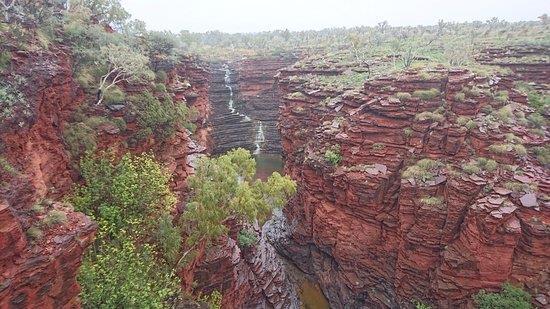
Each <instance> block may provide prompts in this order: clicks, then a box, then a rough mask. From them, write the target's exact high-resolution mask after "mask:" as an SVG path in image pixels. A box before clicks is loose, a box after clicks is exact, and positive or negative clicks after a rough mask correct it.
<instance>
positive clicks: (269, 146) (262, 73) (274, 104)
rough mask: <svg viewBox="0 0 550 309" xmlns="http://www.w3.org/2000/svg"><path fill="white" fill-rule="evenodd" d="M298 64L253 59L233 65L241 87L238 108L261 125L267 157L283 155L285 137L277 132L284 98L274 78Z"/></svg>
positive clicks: (277, 59) (290, 58) (282, 59)
mask: <svg viewBox="0 0 550 309" xmlns="http://www.w3.org/2000/svg"><path fill="white" fill-rule="evenodd" d="M294 62H296V58H295V57H294V56H286V57H270V58H251V59H245V60H241V61H237V62H235V63H233V64H232V69H233V71H234V72H235V81H236V84H237V89H236V90H237V91H236V102H238V105H237V108H238V109H239V111H242V113H243V114H245V115H247V116H249V117H250V118H251V119H252V120H253V121H254V122H255V123H256V126H258V125H259V123H260V122H261V124H262V127H263V132H264V136H265V141H263V143H262V145H261V151H262V152H263V153H271V154H280V153H281V137H280V135H279V130H278V129H277V121H278V115H279V105H280V104H281V103H280V97H281V96H280V95H279V93H278V88H277V87H276V83H275V79H274V77H275V75H276V74H277V73H278V71H279V70H280V69H282V68H284V67H287V66H289V65H291V64H293V63H294Z"/></svg>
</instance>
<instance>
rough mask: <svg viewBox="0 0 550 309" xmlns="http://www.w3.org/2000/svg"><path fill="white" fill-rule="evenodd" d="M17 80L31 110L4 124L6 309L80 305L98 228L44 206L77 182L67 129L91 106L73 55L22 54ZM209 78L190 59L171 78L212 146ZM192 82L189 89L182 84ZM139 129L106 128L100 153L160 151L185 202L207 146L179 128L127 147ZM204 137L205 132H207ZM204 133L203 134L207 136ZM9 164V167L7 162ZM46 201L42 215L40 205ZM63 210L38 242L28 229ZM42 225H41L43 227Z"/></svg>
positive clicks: (1, 299)
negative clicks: (84, 267) (80, 280)
mask: <svg viewBox="0 0 550 309" xmlns="http://www.w3.org/2000/svg"><path fill="white" fill-rule="evenodd" d="M11 67H12V70H13V73H14V74H15V75H19V76H23V77H25V78H26V79H27V83H28V85H32V87H26V88H25V94H26V97H27V101H28V102H29V110H30V111H32V112H31V113H30V115H27V117H26V118H23V117H19V115H21V114H23V113H19V111H15V112H14V117H12V118H10V119H7V120H6V121H5V122H3V123H2V124H1V126H0V137H1V140H2V143H1V146H2V147H1V148H0V150H1V155H2V160H5V164H6V165H8V168H6V167H5V166H4V165H2V166H1V167H0V176H1V181H0V186H1V187H0V252H1V254H0V308H35V307H41V308H62V307H79V302H78V294H79V291H80V289H79V287H78V284H77V282H76V274H77V271H78V267H79V265H80V263H81V259H82V255H83V253H84V251H85V249H86V248H87V247H88V245H89V244H90V243H91V242H92V241H93V237H94V232H95V224H94V223H93V222H91V221H90V220H89V219H88V218H87V217H86V216H84V215H83V214H81V213H77V212H74V211H73V210H72V208H71V207H70V205H63V204H59V203H53V204H52V203H51V202H45V201H49V200H56V199H59V198H60V197H62V196H63V195H65V194H67V193H68V192H69V190H70V188H71V187H72V186H73V185H74V183H75V182H76V181H78V175H77V174H76V173H75V172H74V170H73V166H74V165H73V164H75V163H76V162H74V160H73V162H72V161H71V157H70V155H69V153H68V151H67V149H66V147H65V144H64V143H63V139H62V136H63V133H62V132H63V130H64V128H65V127H66V126H67V125H68V123H69V122H70V121H71V115H72V114H73V112H74V111H75V110H76V109H77V108H78V106H80V105H81V104H83V103H84V100H85V95H84V93H83V91H82V90H80V89H79V87H78V86H77V84H76V82H75V81H74V78H73V76H72V60H71V57H70V55H69V53H68V51H66V50H64V49H62V48H58V47H54V49H53V50H51V52H44V53H38V54H33V53H19V54H17V55H16V56H15V57H14V60H13V62H12V64H11ZM207 78H208V72H207V71H206V70H204V69H202V68H200V67H199V66H197V65H195V62H194V60H192V59H183V60H182V62H181V64H180V66H179V67H177V68H176V70H175V71H174V72H172V73H171V79H170V80H169V83H170V84H169V89H170V91H171V93H172V94H173V95H174V97H175V98H176V99H179V100H180V102H185V101H188V102H189V104H190V105H193V106H195V107H196V108H197V110H198V111H199V113H200V115H199V117H198V118H197V119H196V121H197V122H198V130H199V131H198V132H199V133H198V134H197V135H199V134H200V135H199V136H202V137H203V138H202V139H201V140H200V142H203V141H204V142H206V138H205V136H207V133H205V132H207V131H206V130H207V126H206V125H205V123H204V121H202V122H201V121H200V119H201V118H200V117H203V118H204V117H206V115H207V112H208V106H207V102H208V99H207V89H208V84H207V83H208V79H207ZM182 79H183V80H185V79H187V80H188V82H187V83H188V84H189V85H186V86H185V87H184V88H183V89H182V88H178V82H179V81H180V80H182ZM127 87H128V91H130V92H132V91H134V92H139V91H142V90H143V87H142V86H139V85H138V86H135V85H134V86H131V85H127ZM91 112H92V113H93V115H87V116H114V117H123V116H124V111H123V110H122V111H121V110H119V111H110V110H108V109H103V108H96V109H92V110H91ZM136 130H137V127H136V124H135V123H134V122H132V121H129V122H128V127H127V129H126V130H125V131H124V132H121V130H120V129H118V128H117V127H116V126H112V125H102V126H100V127H99V128H98V130H97V144H98V148H99V149H107V148H109V149H113V150H114V151H116V152H118V153H119V154H123V153H126V152H128V151H130V152H133V153H140V152H143V151H153V152H154V153H155V154H156V156H157V158H158V159H159V160H160V161H161V162H163V163H164V164H165V165H166V166H167V168H168V170H169V171H170V172H171V173H172V174H173V175H174V176H173V178H172V181H173V183H172V187H173V188H174V189H175V190H177V192H178V193H179V194H180V196H183V195H184V193H185V191H184V190H185V188H186V179H187V177H188V176H189V174H191V173H192V172H193V169H194V164H195V160H196V159H197V158H198V157H199V156H201V155H202V153H203V152H204V151H205V147H204V146H202V145H201V144H200V143H197V142H195V141H194V140H193V139H192V137H191V133H190V132H189V131H188V130H186V129H183V128H182V129H179V130H178V131H177V132H176V134H175V135H174V136H173V137H172V138H171V139H169V140H168V141H165V142H162V143H160V142H157V141H154V140H152V139H149V140H148V141H146V142H144V143H142V144H139V145H133V147H130V146H128V143H127V141H128V138H129V137H130V136H131V135H132V133H135V131H136ZM202 131H204V132H202ZM200 132H202V133H200ZM3 164H4V162H3ZM43 203H46V204H48V205H46V207H45V209H43V210H40V212H37V211H36V210H33V209H34V205H37V204H43ZM53 210H55V211H59V212H62V213H63V214H65V216H66V217H67V218H66V220H64V222H62V223H61V224H59V225H56V226H55V227H51V228H44V227H41V233H42V235H41V237H37V239H35V240H33V239H32V237H31V235H30V234H31V233H30V232H29V229H30V228H31V227H32V226H34V225H39V222H41V221H42V220H43V219H44V218H45V216H47V213H49V212H50V211H53ZM39 226H41V225H39Z"/></svg>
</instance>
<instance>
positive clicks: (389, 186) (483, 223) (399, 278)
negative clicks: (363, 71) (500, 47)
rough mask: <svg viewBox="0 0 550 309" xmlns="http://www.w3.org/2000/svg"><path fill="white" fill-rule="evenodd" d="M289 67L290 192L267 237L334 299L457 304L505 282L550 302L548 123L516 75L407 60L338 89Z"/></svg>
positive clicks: (283, 81) (286, 135)
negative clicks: (280, 224)
mask: <svg viewBox="0 0 550 309" xmlns="http://www.w3.org/2000/svg"><path fill="white" fill-rule="evenodd" d="M309 73H311V72H309V71H308V70H307V69H305V71H304V74H309ZM295 75H300V70H299V69H296V68H293V69H291V70H289V71H283V72H282V73H281V77H280V81H279V86H280V88H281V91H282V92H283V93H284V94H285V97H284V100H283V103H284V104H283V107H282V110H281V115H280V118H279V119H280V123H279V127H280V130H281V136H282V146H283V154H284V157H285V162H286V163H285V171H286V172H287V173H288V174H290V175H291V176H292V177H293V178H294V179H295V180H296V181H297V183H298V184H299V193H298V196H297V197H296V198H295V199H294V200H293V201H292V202H291V203H290V204H289V205H288V206H287V208H286V209H285V214H286V216H287V219H288V221H289V222H294V224H290V227H289V229H291V230H290V231H288V233H289V234H290V236H288V237H286V238H283V239H280V240H278V241H276V242H275V245H276V246H277V249H278V250H279V251H280V252H281V253H282V254H284V255H286V256H287V257H288V258H289V259H291V260H292V261H293V262H295V263H296V265H297V266H298V267H299V268H300V269H302V270H303V271H304V272H306V273H308V274H311V275H313V276H315V277H316V278H317V280H318V282H319V283H320V285H321V287H322V289H323V291H324V293H325V295H326V296H327V298H328V299H329V301H330V302H331V306H332V307H334V308H344V307H348V308H349V307H352V308H362V307H369V308H400V307H411V306H412V305H411V302H413V301H415V300H417V301H422V302H424V303H430V304H432V305H436V306H438V307H442V308H451V307H452V308H456V307H461V308H466V307H471V306H472V298H471V296H472V295H473V294H475V293H476V292H477V291H478V290H479V289H489V290H497V289H498V288H499V287H500V285H501V284H502V283H503V282H506V281H511V282H514V283H517V284H522V285H523V286H524V287H525V288H526V289H527V290H528V291H530V292H531V293H533V295H534V296H535V299H536V301H535V302H536V304H538V305H540V306H542V305H544V304H547V303H548V300H549V299H550V295H549V294H548V293H549V290H550V289H549V288H550V286H549V281H548V275H549V272H548V271H549V269H548V265H547V264H548V263H547V261H548V260H549V259H550V254H549V252H548V250H546V248H547V246H548V244H549V243H548V241H549V239H550V237H549V236H550V204H549V200H548V193H549V192H550V174H549V173H548V169H547V168H545V167H544V165H543V164H542V163H541V162H539V161H538V160H537V158H536V155H535V149H536V147H542V146H545V145H547V143H548V133H547V129H546V127H543V128H542V129H540V130H534V126H532V125H530V124H527V123H526V121H525V119H526V117H527V118H529V115H530V114H531V113H533V112H534V110H533V109H532V108H530V107H529V106H528V105H527V100H526V98H525V96H524V95H522V94H521V93H519V92H517V91H516V90H515V89H513V88H512V87H511V84H513V83H509V82H506V81H507V80H512V81H513V80H514V78H515V77H514V76H509V77H507V78H504V79H502V78H495V77H493V76H489V77H480V76H476V75H475V74H473V73H471V72H468V71H466V70H448V69H435V70H431V71H425V72H418V71H414V70H413V71H409V72H404V73H400V74H396V75H392V76H386V77H381V78H377V79H375V80H372V81H368V82H366V83H365V84H364V86H363V87H361V88H360V89H356V90H353V89H348V90H344V91H337V90H330V89H325V88H316V87H312V86H311V85H308V84H306V83H303V82H301V81H300V79H299V78H294V77H293V76H295ZM502 91H507V94H508V97H507V98H506V99H505V100H504V99H502V98H499V95H498V93H501V92H502ZM541 130H542V132H543V133H542V135H540V134H541V133H540V132H541ZM520 145H521V146H520ZM329 151H330V152H329ZM335 154H336V155H335ZM338 156H340V157H341V162H338V161H339V160H338V159H335V158H337V157H338ZM480 158H481V159H480ZM422 159H427V160H422ZM330 160H333V163H338V164H336V165H333V164H331V163H330V162H329V161H330ZM489 160H494V161H491V162H490V165H491V167H490V168H489V167H487V166H485V164H487V162H488V161H489ZM472 166H475V168H472Z"/></svg>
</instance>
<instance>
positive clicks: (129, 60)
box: [97, 44, 155, 105]
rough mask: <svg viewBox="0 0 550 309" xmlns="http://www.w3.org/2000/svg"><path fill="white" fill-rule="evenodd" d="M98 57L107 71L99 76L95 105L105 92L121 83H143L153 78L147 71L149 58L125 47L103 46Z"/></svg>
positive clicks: (153, 75)
mask: <svg viewBox="0 0 550 309" xmlns="http://www.w3.org/2000/svg"><path fill="white" fill-rule="evenodd" d="M100 55H101V56H100V61H101V64H102V65H104V66H106V67H107V68H108V69H107V73H105V74H103V76H101V80H100V83H99V87H98V101H97V105H99V104H101V102H102V101H103V99H104V96H105V94H104V93H105V91H107V90H109V89H110V88H111V87H114V86H116V85H117V84H119V83H121V82H144V81H149V80H152V79H154V78H155V74H154V73H153V72H151V70H149V58H147V57H146V56H144V55H142V54H141V53H139V52H136V51H134V50H132V49H131V48H130V47H129V46H127V45H115V44H109V45H107V46H103V47H101V50H100Z"/></svg>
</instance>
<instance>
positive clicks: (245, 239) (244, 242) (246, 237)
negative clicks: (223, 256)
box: [237, 229, 258, 248]
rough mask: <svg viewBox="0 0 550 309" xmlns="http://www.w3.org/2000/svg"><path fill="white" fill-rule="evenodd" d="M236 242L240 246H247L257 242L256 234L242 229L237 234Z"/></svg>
mask: <svg viewBox="0 0 550 309" xmlns="http://www.w3.org/2000/svg"><path fill="white" fill-rule="evenodd" d="M237 243H238V244H239V247H241V248H249V247H252V246H254V245H256V243H258V236H256V233H254V232H253V231H250V230H247V229H242V230H240V231H239V234H238V235H237Z"/></svg>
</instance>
